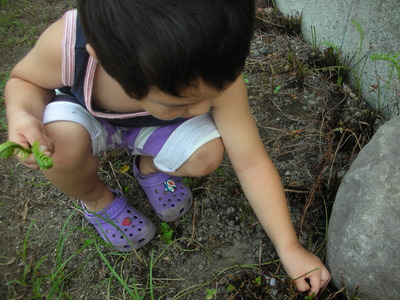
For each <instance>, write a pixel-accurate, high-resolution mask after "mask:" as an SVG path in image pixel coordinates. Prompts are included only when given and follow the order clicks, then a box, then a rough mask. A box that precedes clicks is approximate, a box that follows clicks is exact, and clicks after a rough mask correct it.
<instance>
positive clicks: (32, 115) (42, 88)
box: [5, 20, 64, 168]
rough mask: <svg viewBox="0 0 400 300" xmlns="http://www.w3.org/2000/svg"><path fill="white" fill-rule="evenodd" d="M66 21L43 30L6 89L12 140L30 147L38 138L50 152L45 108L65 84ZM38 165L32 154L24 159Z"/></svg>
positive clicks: (13, 72)
mask: <svg viewBox="0 0 400 300" xmlns="http://www.w3.org/2000/svg"><path fill="white" fill-rule="evenodd" d="M63 27H64V22H63V20H59V21H57V22H56V23H54V24H53V25H51V26H50V27H49V28H48V29H47V30H45V31H44V32H43V34H42V35H41V37H40V38H39V40H38V41H37V43H36V45H35V47H34V48H33V49H32V50H31V51H30V52H29V53H28V54H27V55H26V56H25V57H24V58H23V59H22V60H21V61H20V62H19V63H18V64H17V65H16V66H15V68H14V69H13V70H12V72H11V74H10V80H9V81H8V82H7V84H6V88H5V100H6V108H7V120H8V137H9V140H11V141H14V142H17V143H19V144H21V145H22V146H23V147H26V148H29V147H30V146H32V145H33V143H34V142H35V141H38V142H39V144H40V146H41V149H42V150H44V152H45V153H46V154H47V155H50V153H51V151H52V142H51V141H50V140H49V139H48V138H47V137H46V132H45V127H44V125H43V124H42V115H43V110H44V107H45V106H46V104H47V103H49V102H50V101H51V100H52V99H54V90H53V89H54V88H57V87H61V86H62V83H61V39H62V32H63ZM23 162H24V164H26V165H28V166H29V167H32V168H37V164H36V161H35V160H34V159H33V158H32V157H30V158H28V159H26V160H24V161H23Z"/></svg>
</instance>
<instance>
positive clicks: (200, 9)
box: [78, 0, 254, 99]
mask: <svg viewBox="0 0 400 300" xmlns="http://www.w3.org/2000/svg"><path fill="white" fill-rule="evenodd" d="M78 12H79V16H80V19H81V22H82V26H83V28H84V32H85V35H86V38H87V41H88V43H89V44H90V45H91V46H92V47H93V49H94V50H95V52H96V56H97V59H98V60H99V62H100V64H101V65H102V66H103V68H104V69H105V70H106V71H107V72H108V73H109V74H110V75H111V76H112V77H113V78H114V79H116V80H117V81H118V82H119V83H120V84H121V86H122V87H123V89H124V90H125V92H126V93H127V94H128V95H130V96H131V97H134V98H136V99H141V98H143V97H145V96H146V95H147V93H148V91H149V88H151V87H157V88H159V89H160V90H161V91H163V92H165V93H167V94H170V95H173V96H180V92H181V91H182V90H183V89H185V88H187V87H190V86H192V85H194V84H195V82H196V80H198V79H202V80H203V81H204V82H205V83H206V84H207V85H209V86H210V87H212V88H215V89H217V90H221V89H223V88H225V87H226V85H227V84H229V83H232V82H233V81H234V80H235V79H236V78H237V76H239V75H240V73H241V71H242V69H243V66H244V63H245V60H246V57H247V55H248V53H249V46H250V40H251V38H252V36H253V30H254V0H217V1H215V0H112V1H110V0H78Z"/></svg>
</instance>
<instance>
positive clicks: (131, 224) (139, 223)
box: [82, 191, 156, 252]
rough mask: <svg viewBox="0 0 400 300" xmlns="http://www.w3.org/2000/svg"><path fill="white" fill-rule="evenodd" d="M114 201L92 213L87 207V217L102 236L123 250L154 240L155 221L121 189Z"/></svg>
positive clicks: (138, 246)
mask: <svg viewBox="0 0 400 300" xmlns="http://www.w3.org/2000/svg"><path fill="white" fill-rule="evenodd" d="M112 192H113V193H114V194H116V197H115V199H114V201H113V202H112V203H111V204H110V205H109V206H107V207H106V208H105V209H103V210H101V211H99V212H96V213H91V212H89V211H87V210H86V208H85V205H84V204H83V202H82V207H83V208H84V209H85V211H84V213H85V218H86V219H87V220H88V221H89V223H90V224H92V225H93V226H94V227H95V228H96V230H97V231H98V232H99V234H100V236H101V237H102V238H103V239H104V240H105V241H106V242H108V243H110V244H112V245H113V246H114V247H115V249H117V250H119V251H121V252H128V251H132V250H133V249H139V248H141V247H143V246H144V245H146V244H147V243H148V242H150V241H151V240H152V238H153V237H154V235H155V234H156V228H155V227H154V225H153V223H151V221H150V220H149V219H148V218H146V217H145V216H144V215H143V214H142V213H141V212H139V211H138V210H137V209H135V208H134V207H133V206H132V205H130V204H129V203H128V202H127V200H126V198H125V196H124V195H123V194H122V193H121V192H120V191H112Z"/></svg>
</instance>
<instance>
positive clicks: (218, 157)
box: [184, 138, 225, 177]
mask: <svg viewBox="0 0 400 300" xmlns="http://www.w3.org/2000/svg"><path fill="white" fill-rule="evenodd" d="M224 150H225V148H224V145H223V143H222V140H221V139H220V138H218V139H214V140H212V141H210V142H208V143H206V144H205V145H203V146H202V147H201V148H199V149H197V150H196V151H195V152H194V153H193V155H192V156H191V157H190V158H189V159H188V160H187V162H186V163H185V164H184V166H185V168H186V170H187V172H188V173H189V174H188V175H189V176H193V177H202V176H205V175H208V174H210V173H212V172H214V171H215V170H216V169H217V168H218V167H219V165H220V164H221V161H222V158H223V156H224Z"/></svg>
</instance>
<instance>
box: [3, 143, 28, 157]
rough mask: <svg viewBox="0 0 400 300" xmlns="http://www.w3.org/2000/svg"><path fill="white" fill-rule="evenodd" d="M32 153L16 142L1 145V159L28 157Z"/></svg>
mask: <svg viewBox="0 0 400 300" xmlns="http://www.w3.org/2000/svg"><path fill="white" fill-rule="evenodd" d="M29 153H31V151H30V150H29V149H26V148H24V147H22V146H21V145H20V144H17V143H15V142H11V141H7V142H4V143H3V144H1V145H0V158H9V157H11V156H13V155H16V154H22V155H24V156H27V155H28V154H29Z"/></svg>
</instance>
